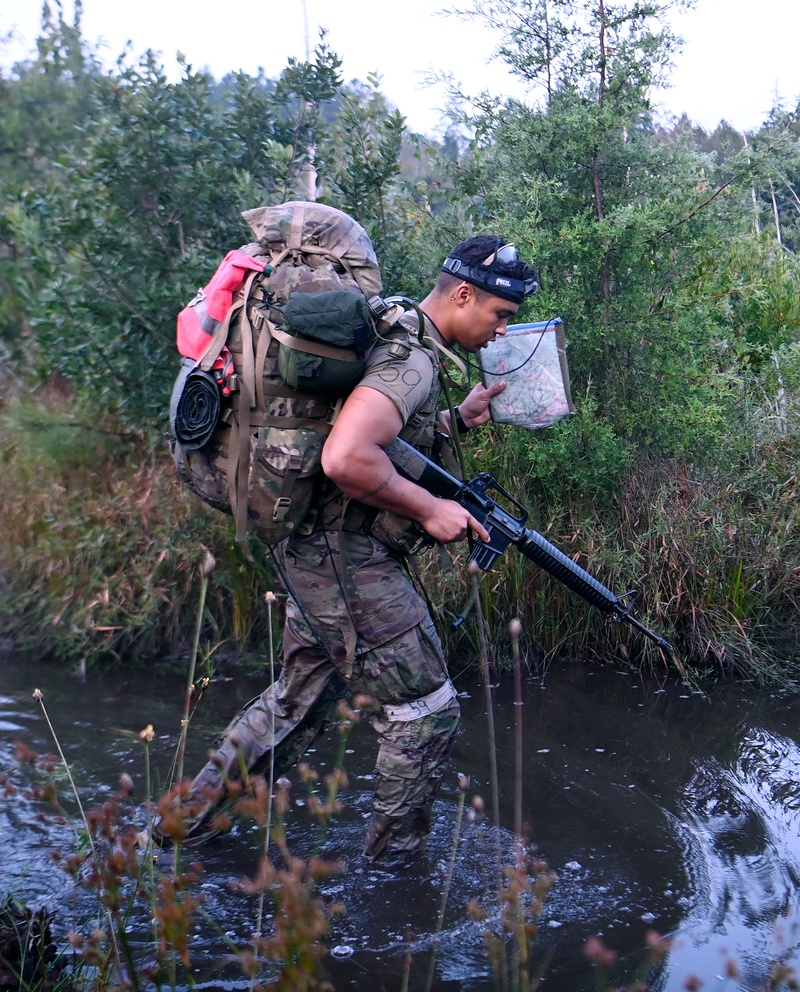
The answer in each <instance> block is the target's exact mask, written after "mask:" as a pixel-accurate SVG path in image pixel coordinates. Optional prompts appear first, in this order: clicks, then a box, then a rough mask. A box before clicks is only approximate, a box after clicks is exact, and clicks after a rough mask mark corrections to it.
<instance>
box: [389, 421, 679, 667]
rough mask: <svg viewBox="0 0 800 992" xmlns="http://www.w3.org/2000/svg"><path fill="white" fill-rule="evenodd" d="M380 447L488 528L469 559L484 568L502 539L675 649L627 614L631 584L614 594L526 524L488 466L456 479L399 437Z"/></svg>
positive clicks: (613, 613) (596, 602)
mask: <svg viewBox="0 0 800 992" xmlns="http://www.w3.org/2000/svg"><path fill="white" fill-rule="evenodd" d="M385 451H386V454H387V455H388V456H389V458H390V459H391V461H392V463H393V464H394V466H395V468H397V469H398V471H400V472H401V473H402V474H403V475H404V476H405V477H406V478H407V479H410V480H411V481H412V482H416V484H417V485H418V486H422V488H423V489H427V490H428V492H430V493H433V494H434V495H435V496H441V497H444V498H445V499H452V500H454V501H455V502H456V503H460V504H461V506H463V507H464V509H465V510H467V511H468V512H469V513H470V514H471V515H472V516H473V517H475V519H476V520H479V521H480V522H481V523H482V524H483V526H484V527H485V528H486V530H487V531H488V532H489V540H488V541H487V542H484V541H481V540H479V539H477V538H476V539H475V540H474V542H473V545H472V549H471V551H470V555H469V561H471V562H472V561H474V562H475V564H476V565H477V566H478V567H479V568H480V569H482V570H483V571H488V570H489V569H490V568H491V567H492V566H493V565H494V563H495V561H496V560H497V558H499V557H500V555H502V554H503V553H504V552H505V550H506V548H507V547H508V545H509V544H514V545H516V547H517V550H518V551H520V552H521V553H522V554H523V555H525V557H526V558H529V559H530V560H531V561H532V562H534V563H535V564H536V565H538V566H539V567H540V568H543V569H544V570H545V571H546V572H549V573H550V575H552V576H553V577H554V578H556V579H558V581H559V582H562V583H563V584H564V585H565V586H567V588H569V589H571V590H572V591H573V592H575V593H577V594H578V595H579V596H581V597H582V598H583V599H585V600H586V602H587V603H590V604H591V605H592V606H595V607H597V609H599V610H601V611H602V612H603V613H606V614H608V615H609V617H610V618H613V619H615V620H617V621H621V622H623V623H627V624H630V625H631V626H632V627H635V628H636V630H639V631H641V632H642V633H643V634H645V635H646V636H647V637H649V638H650V640H651V641H653V642H654V643H655V644H656V645H657V646H658V647H659V648H661V650H662V651H666V652H667V653H669V654H673V653H674V651H675V649H674V648H673V647H672V645H671V644H670V643H669V642H668V641H665V640H664V638H663V637H659V635H658V634H656V633H655V632H654V631H652V630H649V629H648V628H647V627H645V625H644V624H643V623H641V621H639V620H637V619H636V617H634V616H633V614H632V612H631V610H632V609H633V601H634V599H635V597H636V590H632V591H630V592H626V593H624V595H622V596H617V595H616V594H615V593H613V592H612V591H611V590H610V589H608V588H607V587H606V586H604V585H603V584H602V582H598V581H597V579H595V578H594V576H592V575H590V574H589V573H588V572H586V571H584V569H582V568H581V567H580V565H576V564H575V562H574V561H572V559H571V558H568V557H567V556H566V555H565V554H563V552H561V551H559V550H558V548H557V547H555V546H554V545H553V544H551V543H550V542H549V541H547V540H546V539H545V538H543V537H542V535H541V534H539V533H537V532H536V531H535V530H532V529H531V528H530V527H526V526H525V523H526V521H527V519H528V511H527V510H526V509H525V507H524V506H523V505H522V503H520V502H519V500H517V499H516V498H515V497H514V496H512V495H511V493H509V492H507V491H506V490H505V489H504V488H503V487H502V486H501V485H500V483H498V482H497V481H496V480H495V479H494V478H493V477H492V476H491V475H489V473H488V472H481V473H480V474H479V475H476V476H475V478H474V479H472V480H471V481H469V482H462V481H461V480H459V479H456V478H455V477H454V476H452V475H450V473H449V472H447V471H445V469H443V468H440V466H438V465H437V464H436V463H435V462H432V461H431V460H430V458H427V457H426V456H425V455H423V454H422V452H421V451H417V449H416V448H413V447H412V446H411V445H410V444H408V443H407V442H406V441H402V440H401V439H400V438H396V439H395V440H394V441H392V443H391V444H390V445H388V446H387V447H386V449H385ZM491 492H494V493H497V494H498V495H499V496H500V497H501V498H502V500H503V502H504V504H505V505H501V504H500V503H498V502H497V501H496V500H495V499H493V498H492V496H490V495H489V494H490V493H491Z"/></svg>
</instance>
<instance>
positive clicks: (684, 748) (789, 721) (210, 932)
mask: <svg viewBox="0 0 800 992" xmlns="http://www.w3.org/2000/svg"><path fill="white" fill-rule="evenodd" d="M262 685H263V682H262V678H261V677H260V676H252V675H251V676H246V677H245V676H237V677H236V678H229V679H227V680H225V679H215V681H214V683H213V686H212V689H211V690H210V691H209V692H208V693H207V696H206V697H205V698H204V701H203V705H202V707H201V709H200V711H199V712H198V715H197V717H196V719H195V722H194V723H193V727H192V734H191V738H190V742H189V749H188V753H187V768H195V767H197V766H198V765H199V764H201V763H202V762H203V761H204V760H205V753H206V749H207V747H208V746H209V745H210V744H211V743H212V742H213V737H214V734H215V733H216V732H217V731H218V730H219V729H220V728H221V727H223V726H224V725H225V723H226V721H227V719H228V718H229V716H230V714H231V713H232V712H234V711H235V710H236V709H237V707H238V706H240V705H241V704H243V703H244V702H245V701H246V700H247V699H249V698H250V697H251V696H252V695H253V694H254V693H255V692H257V691H259V689H260V688H261V687H262ZM35 686H39V687H40V688H42V690H43V692H44V694H45V701H46V704H47V707H48V712H49V714H50V716H51V719H52V720H53V723H54V724H55V726H56V728H57V732H58V734H59V739H60V742H61V745H62V747H63V748H64V751H65V753H66V755H67V759H68V761H69V762H70V765H71V768H72V772H73V775H74V776H75V778H76V781H77V782H78V785H79V788H80V790H81V794H82V798H83V799H84V802H85V803H86V804H87V805H92V804H96V803H99V802H101V801H102V800H103V799H105V798H107V797H108V795H109V794H110V793H111V792H112V791H113V790H114V788H115V786H116V782H117V780H118V777H119V774H120V773H121V772H122V771H127V772H128V773H129V774H131V775H132V776H133V778H134V782H135V785H136V793H137V795H138V796H139V797H140V799H141V797H142V796H143V789H144V786H143V764H142V747H141V743H140V741H139V740H138V731H139V730H141V729H142V728H143V727H144V726H146V725H147V724H150V723H151V724H153V725H154V727H155V728H156V733H157V735H158V736H157V739H156V742H155V743H154V746H153V761H154V770H153V776H154V780H155V787H156V788H159V787H160V786H161V785H163V784H164V782H165V781H166V778H167V776H168V773H169V767H170V763H171V760H172V756H173V753H174V747H175V740H176V733H177V728H178V725H179V720H180V713H181V705H182V703H181V697H182V691H183V690H182V679H180V678H176V679H167V678H163V677H159V678H150V677H147V676H144V675H142V674H137V675H136V676H134V677H129V676H125V675H120V674H114V675H113V676H98V677H92V678H90V679H89V681H88V682H87V683H86V684H82V683H80V682H79V681H77V680H76V679H74V678H72V677H71V676H69V675H68V674H65V673H63V672H60V671H59V670H58V669H56V668H54V667H51V666H44V665H34V664H32V663H31V662H27V663H23V662H21V661H20V660H18V659H17V660H12V659H10V658H6V659H2V660H0V770H2V769H4V768H6V767H8V766H9V764H10V762H11V747H12V742H13V741H15V740H22V741H24V742H25V743H26V744H28V745H29V746H30V747H31V748H33V749H34V750H36V751H39V752H42V751H53V750H54V745H53V742H52V739H51V738H50V736H49V731H48V729H47V726H46V724H45V723H44V721H43V719H42V715H41V712H40V710H39V709H38V706H37V704H36V703H35V702H34V701H33V700H32V699H31V692H32V690H33V688H34V687H35ZM458 688H459V690H460V691H461V694H462V699H461V702H462V708H463V714H464V719H463V728H462V730H461V732H460V735H459V737H458V741H457V745H456V750H455V754H454V761H453V772H454V774H453V775H452V776H449V777H448V780H447V782H446V784H445V787H444V789H443V792H442V795H441V799H440V801H439V803H438V807H437V808H438V821H437V825H436V829H435V830H434V833H433V835H432V837H431V842H430V845H429V850H428V853H427V858H426V859H425V861H424V862H423V863H420V864H416V865H413V866H406V867H404V868H401V869H393V870H387V869H385V868H375V867H371V866H369V865H367V864H365V863H364V862H363V861H362V859H361V857H360V849H361V844H362V842H363V831H364V827H365V821H366V817H367V815H368V810H369V798H370V783H371V770H372V761H373V759H374V752H375V748H374V740H373V736H372V733H371V730H370V729H369V727H368V726H367V725H359V726H358V727H356V728H355V730H354V732H353V734H352V737H351V739H350V741H349V743H348V752H349V753H348V754H347V758H346V767H347V770H348V774H349V777H350V785H349V787H348V789H347V790H346V791H345V794H344V796H343V798H344V801H345V807H346V808H345V810H344V812H343V813H342V814H341V816H340V817H338V818H337V819H336V820H335V822H334V825H333V826H332V827H331V829H330V830H329V832H328V835H327V838H326V841H325V848H324V851H323V854H324V855H325V856H326V857H330V858H341V859H343V860H344V862H345V864H346V871H345V872H344V873H343V874H342V875H340V876H337V877H334V878H332V879H331V880H329V881H328V882H326V883H325V885H324V886H323V894H324V898H325V899H326V900H329V901H335V900H340V901H342V902H343V903H344V904H345V905H346V907H347V914H346V915H345V916H344V917H342V918H339V919H337V920H336V921H335V922H334V925H333V930H332V934H331V937H330V940H329V946H330V947H331V948H334V947H338V948H346V949H347V953H345V952H344V951H341V952H339V953H337V954H335V955H334V954H331V955H330V956H329V958H328V961H327V964H328V967H329V972H330V976H331V979H332V981H333V982H334V984H335V986H336V987H337V988H347V989H355V990H362V989H363V990H365V992H366V990H369V992H374V989H376V988H381V987H385V988H386V989H399V988H400V987H401V984H402V980H403V971H404V967H405V962H406V960H407V954H408V952H410V953H411V959H410V960H411V973H410V979H409V986H408V987H409V988H410V989H412V990H413V989H421V988H424V986H425V981H426V978H427V962H428V957H429V955H430V954H431V952H432V951H433V949H434V947H435V948H436V952H437V968H436V980H435V982H434V988H435V989H437V990H440V992H441V990H445V989H449V988H453V989H455V988H458V989H463V990H468V992H469V990H474V992H483V990H487V989H489V988H490V987H491V972H490V968H489V964H488V961H487V956H486V953H485V948H484V941H483V936H482V927H481V926H480V925H479V924H477V923H475V922H473V921H471V920H470V919H469V917H468V915H467V913H466V912H465V906H466V904H467V903H468V902H469V901H470V900H471V899H475V898H476V897H481V896H483V895H485V894H486V893H487V892H491V891H492V888H493V885H494V879H495V877H496V873H497V870H498V867H499V866H498V864H497V862H496V858H495V842H494V840H493V838H492V836H491V835H490V834H489V832H488V831H487V828H486V826H485V825H484V824H482V823H481V822H480V821H479V820H476V819H470V818H469V817H467V818H466V819H465V822H464V825H463V830H462V832H461V836H460V840H459V843H458V857H457V859H456V867H455V871H454V875H453V878H452V882H451V888H450V896H449V902H448V909H447V912H446V914H445V917H444V925H443V929H442V932H441V934H440V935H439V936H438V937H437V935H436V924H437V919H438V915H439V911H440V907H441V900H442V893H443V890H444V888H445V884H446V879H447V871H448V861H449V859H450V855H451V851H452V845H453V824H454V822H455V819H456V811H457V805H458V785H457V779H456V774H455V773H456V772H458V771H462V772H464V773H465V774H467V775H469V776H470V779H471V786H470V795H472V794H480V795H481V796H482V797H483V798H484V799H485V801H486V805H487V808H491V802H490V796H491V771H490V770H491V762H490V759H489V748H488V746H487V723H486V713H485V697H484V689H483V687H482V686H481V685H479V684H477V683H464V682H461V683H459V685H458ZM524 691H525V700H524V705H523V706H522V707H521V708H518V707H515V705H514V703H513V700H512V698H511V679H510V678H505V677H503V678H500V679H499V680H498V685H497V686H496V687H495V688H494V689H493V695H494V700H495V732H496V738H497V752H498V761H497V763H498V766H499V768H500V780H501V781H500V783H499V793H498V802H499V807H500V813H501V820H502V822H503V824H504V826H505V830H504V833H503V835H502V837H501V841H500V848H501V851H502V854H503V855H504V856H506V855H508V854H509V853H510V851H511V848H512V837H511V834H510V832H509V829H508V828H509V827H510V826H511V825H512V824H513V822H514V810H513V803H514V784H513V782H514V764H515V757H514V718H515V715H516V714H521V716H522V720H523V734H524V762H523V783H522V790H523V811H522V819H523V822H524V824H525V831H526V836H527V838H528V840H529V843H530V848H531V851H532V852H533V854H535V855H536V856H538V857H541V858H542V859H544V860H545V861H546V862H547V863H548V865H549V866H550V867H551V868H553V869H554V870H555V871H556V872H557V875H558V878H557V881H556V883H555V885H554V887H553V889H552V891H551V892H550V894H549V896H548V898H547V900H546V902H545V905H544V911H543V915H542V918H541V921H540V931H539V939H538V941H537V944H536V947H535V953H534V958H535V963H536V962H540V961H543V960H544V959H545V958H547V959H548V960H549V965H548V967H547V971H546V977H545V980H544V983H543V986H542V987H543V988H545V989H551V990H557V992H581V990H584V989H586V990H588V989H593V988H595V987H596V983H597V975H596V974H595V973H594V971H593V969H592V966H591V965H590V963H589V962H588V961H587V960H586V959H585V958H584V956H583V954H582V951H581V949H582V947H583V945H584V942H585V940H586V939H587V938H588V937H589V936H591V935H593V934H598V935H600V936H601V938H602V940H603V941H604V942H605V943H606V944H607V945H608V946H609V947H612V948H614V949H615V950H616V951H617V952H618V953H619V962H618V965H617V970H616V972H615V974H614V978H615V981H616V982H617V983H619V984H624V983H625V982H629V981H631V980H632V979H633V977H634V975H636V974H637V972H638V971H639V970H640V969H642V968H643V967H644V959H645V954H644V950H643V948H644V945H645V940H646V935H647V932H648V931H649V930H656V931H658V932H659V933H661V934H670V935H673V936H674V937H675V944H674V946H673V949H672V951H671V952H670V954H669V955H668V957H667V959H666V961H665V962H664V963H663V964H662V966H661V967H660V969H659V971H658V972H657V973H651V974H650V976H649V978H650V981H651V982H652V987H653V988H654V989H658V990H659V992H678V990H682V989H684V988H685V983H686V979H687V978H688V977H689V976H690V975H694V976H697V978H699V979H700V980H701V981H702V982H703V988H704V989H709V988H722V987H723V979H721V978H718V976H724V975H725V974H726V970H730V969H729V962H735V968H736V971H737V972H738V974H739V975H740V977H739V978H737V979H735V980H728V981H727V984H724V987H725V988H726V989H740V990H752V989H755V988H757V987H758V986H759V984H763V983H764V981H765V980H766V976H767V975H768V972H769V968H770V965H771V964H772V963H773V962H774V961H775V960H776V959H778V958H781V957H782V958H783V959H784V960H785V961H787V962H788V963H790V964H792V965H794V966H795V967H797V968H798V969H800V951H799V950H798V948H800V933H798V924H799V923H800V895H799V894H798V893H800V886H799V885H798V882H799V881H800V829H798V827H799V826H800V824H799V823H798V816H800V786H799V785H798V781H797V768H798V767H800V761H799V759H800V752H799V745H798V721H797V717H798V711H799V710H800V704H799V703H798V701H797V700H795V699H780V698H777V697H772V696H770V695H765V694H758V693H756V692H754V691H752V690H749V689H746V688H742V687H731V686H722V687H716V688H713V689H711V690H709V691H708V693H707V694H705V695H704V694H698V693H693V692H692V691H691V690H690V689H689V688H687V687H686V686H684V685H682V684H680V683H674V682H670V683H664V684H660V683H658V682H655V681H650V680H643V679H641V678H638V677H634V676H631V675H630V674H625V673H618V672H615V671H613V670H610V669H606V670H600V669H597V668H592V667H588V666H584V665H579V664H575V665H570V666H566V667H564V668H559V669H555V668H554V669H551V670H549V671H548V672H547V673H545V675H544V676H542V675H541V674H540V675H537V676H535V677H534V676H533V675H531V676H530V677H529V678H528V679H527V680H526V683H525V687H524ZM336 747H337V739H336V735H335V734H334V733H332V734H331V735H329V736H327V737H325V738H324V739H322V740H321V741H320V742H318V745H317V746H316V748H315V749H314V752H313V753H312V754H311V755H309V760H310V761H311V762H312V763H313V764H314V765H315V766H316V767H317V768H318V769H319V771H320V772H321V773H323V774H324V773H325V771H327V770H329V769H330V767H331V764H332V762H333V760H334V759H333V756H334V754H335V750H336ZM61 784H62V786H63V787H64V788H63V789H62V791H64V790H65V788H66V782H62V783H61ZM294 796H295V800H294V801H295V808H294V810H293V814H292V817H291V820H290V824H289V842H290V845H291V847H292V849H293V850H295V851H296V853H298V854H299V855H300V856H301V857H302V856H307V855H309V854H310V853H311V852H312V851H313V848H314V843H315V839H316V834H315V829H314V825H313V824H312V822H311V820H310V818H309V816H308V814H307V811H306V809H305V807H304V805H303V801H302V793H301V791H300V790H296V791H295V793H294ZM38 813H39V807H38V804H37V803H36V802H35V801H34V800H33V799H31V798H29V797H25V796H24V795H22V794H18V795H16V796H15V797H13V799H7V800H2V801H0V836H2V837H3V838H4V847H3V852H2V856H1V857H0V898H2V897H3V896H4V895H5V894H6V893H7V892H14V893H16V894H18V895H20V896H22V897H23V898H24V899H25V900H26V901H27V902H28V903H29V904H31V905H32V906H33V907H34V908H38V907H39V906H40V905H42V904H46V905H48V906H50V907H55V906H58V908H59V919H58V925H59V926H60V927H61V928H62V932H66V931H67V930H69V929H70V928H71V927H73V926H78V925H80V924H81V923H82V921H83V920H84V919H85V918H86V917H87V915H89V914H90V913H91V911H92V905H91V903H90V901H89V900H88V898H87V896H86V894H85V893H81V892H77V893H76V892H74V891H73V889H72V886H71V883H70V882H69V880H68V879H67V878H66V876H63V875H61V874H60V873H59V872H58V871H56V870H54V869H53V867H52V865H51V862H50V860H49V852H50V851H51V850H52V849H53V848H61V849H66V850H72V849H73V846H74V837H73V836H72V831H71V827H70V826H69V824H59V823H55V822H52V821H48V820H41V819H40V818H39V817H38ZM255 850H256V840H255V835H254V833H253V831H252V830H251V829H248V828H246V827H245V826H244V825H237V827H236V829H235V830H234V832H233V834H232V835H231V836H229V837H228V838H225V839H224V840H222V841H219V842H215V843H212V844H209V845H207V846H206V847H205V848H203V849H202V851H201V855H202V860H203V863H204V866H205V874H204V878H203V882H202V890H203V893H204V895H205V897H206V903H205V910H206V912H207V913H208V915H209V916H210V917H211V918H212V919H214V920H219V921H223V928H224V930H225V932H226V933H227V934H228V936H229V937H230V938H231V939H233V940H234V941H236V942H238V943H240V944H245V943H246V942H247V940H248V939H249V937H250V935H251V933H252V930H253V927H254V920H255V902H254V899H253V898H252V897H249V896H246V895H244V894H243V893H242V892H241V890H239V889H238V888H237V887H236V886H235V885H232V884H231V883H232V882H235V880H236V879H239V878H241V877H246V876H249V875H252V874H253V873H254V870H255V858H254V852H255ZM133 928H134V929H133V936H134V937H136V932H137V928H138V932H139V934H140V935H141V942H142V944H144V943H146V932H147V921H146V920H145V919H144V917H143V918H142V919H140V920H134V921H133ZM194 936H195V944H194V950H193V955H194V962H193V967H194V969H195V971H194V975H193V977H194V979H195V981H197V982H198V983H201V984H202V983H206V985H207V987H219V986H220V983H222V982H225V983H226V987H229V988H232V989H235V988H245V987H246V983H245V982H244V981H243V979H242V978H241V972H240V971H238V968H237V967H236V966H232V965H231V966H222V965H220V963H219V962H220V959H221V958H222V956H223V955H224V954H225V953H226V948H225V946H224V943H223V941H222V940H221V938H220V937H219V936H218V935H217V934H216V933H215V931H214V929H213V928H212V927H210V926H209V925H207V924H205V923H199V924H198V925H197V929H196V931H195V935H194Z"/></svg>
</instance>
